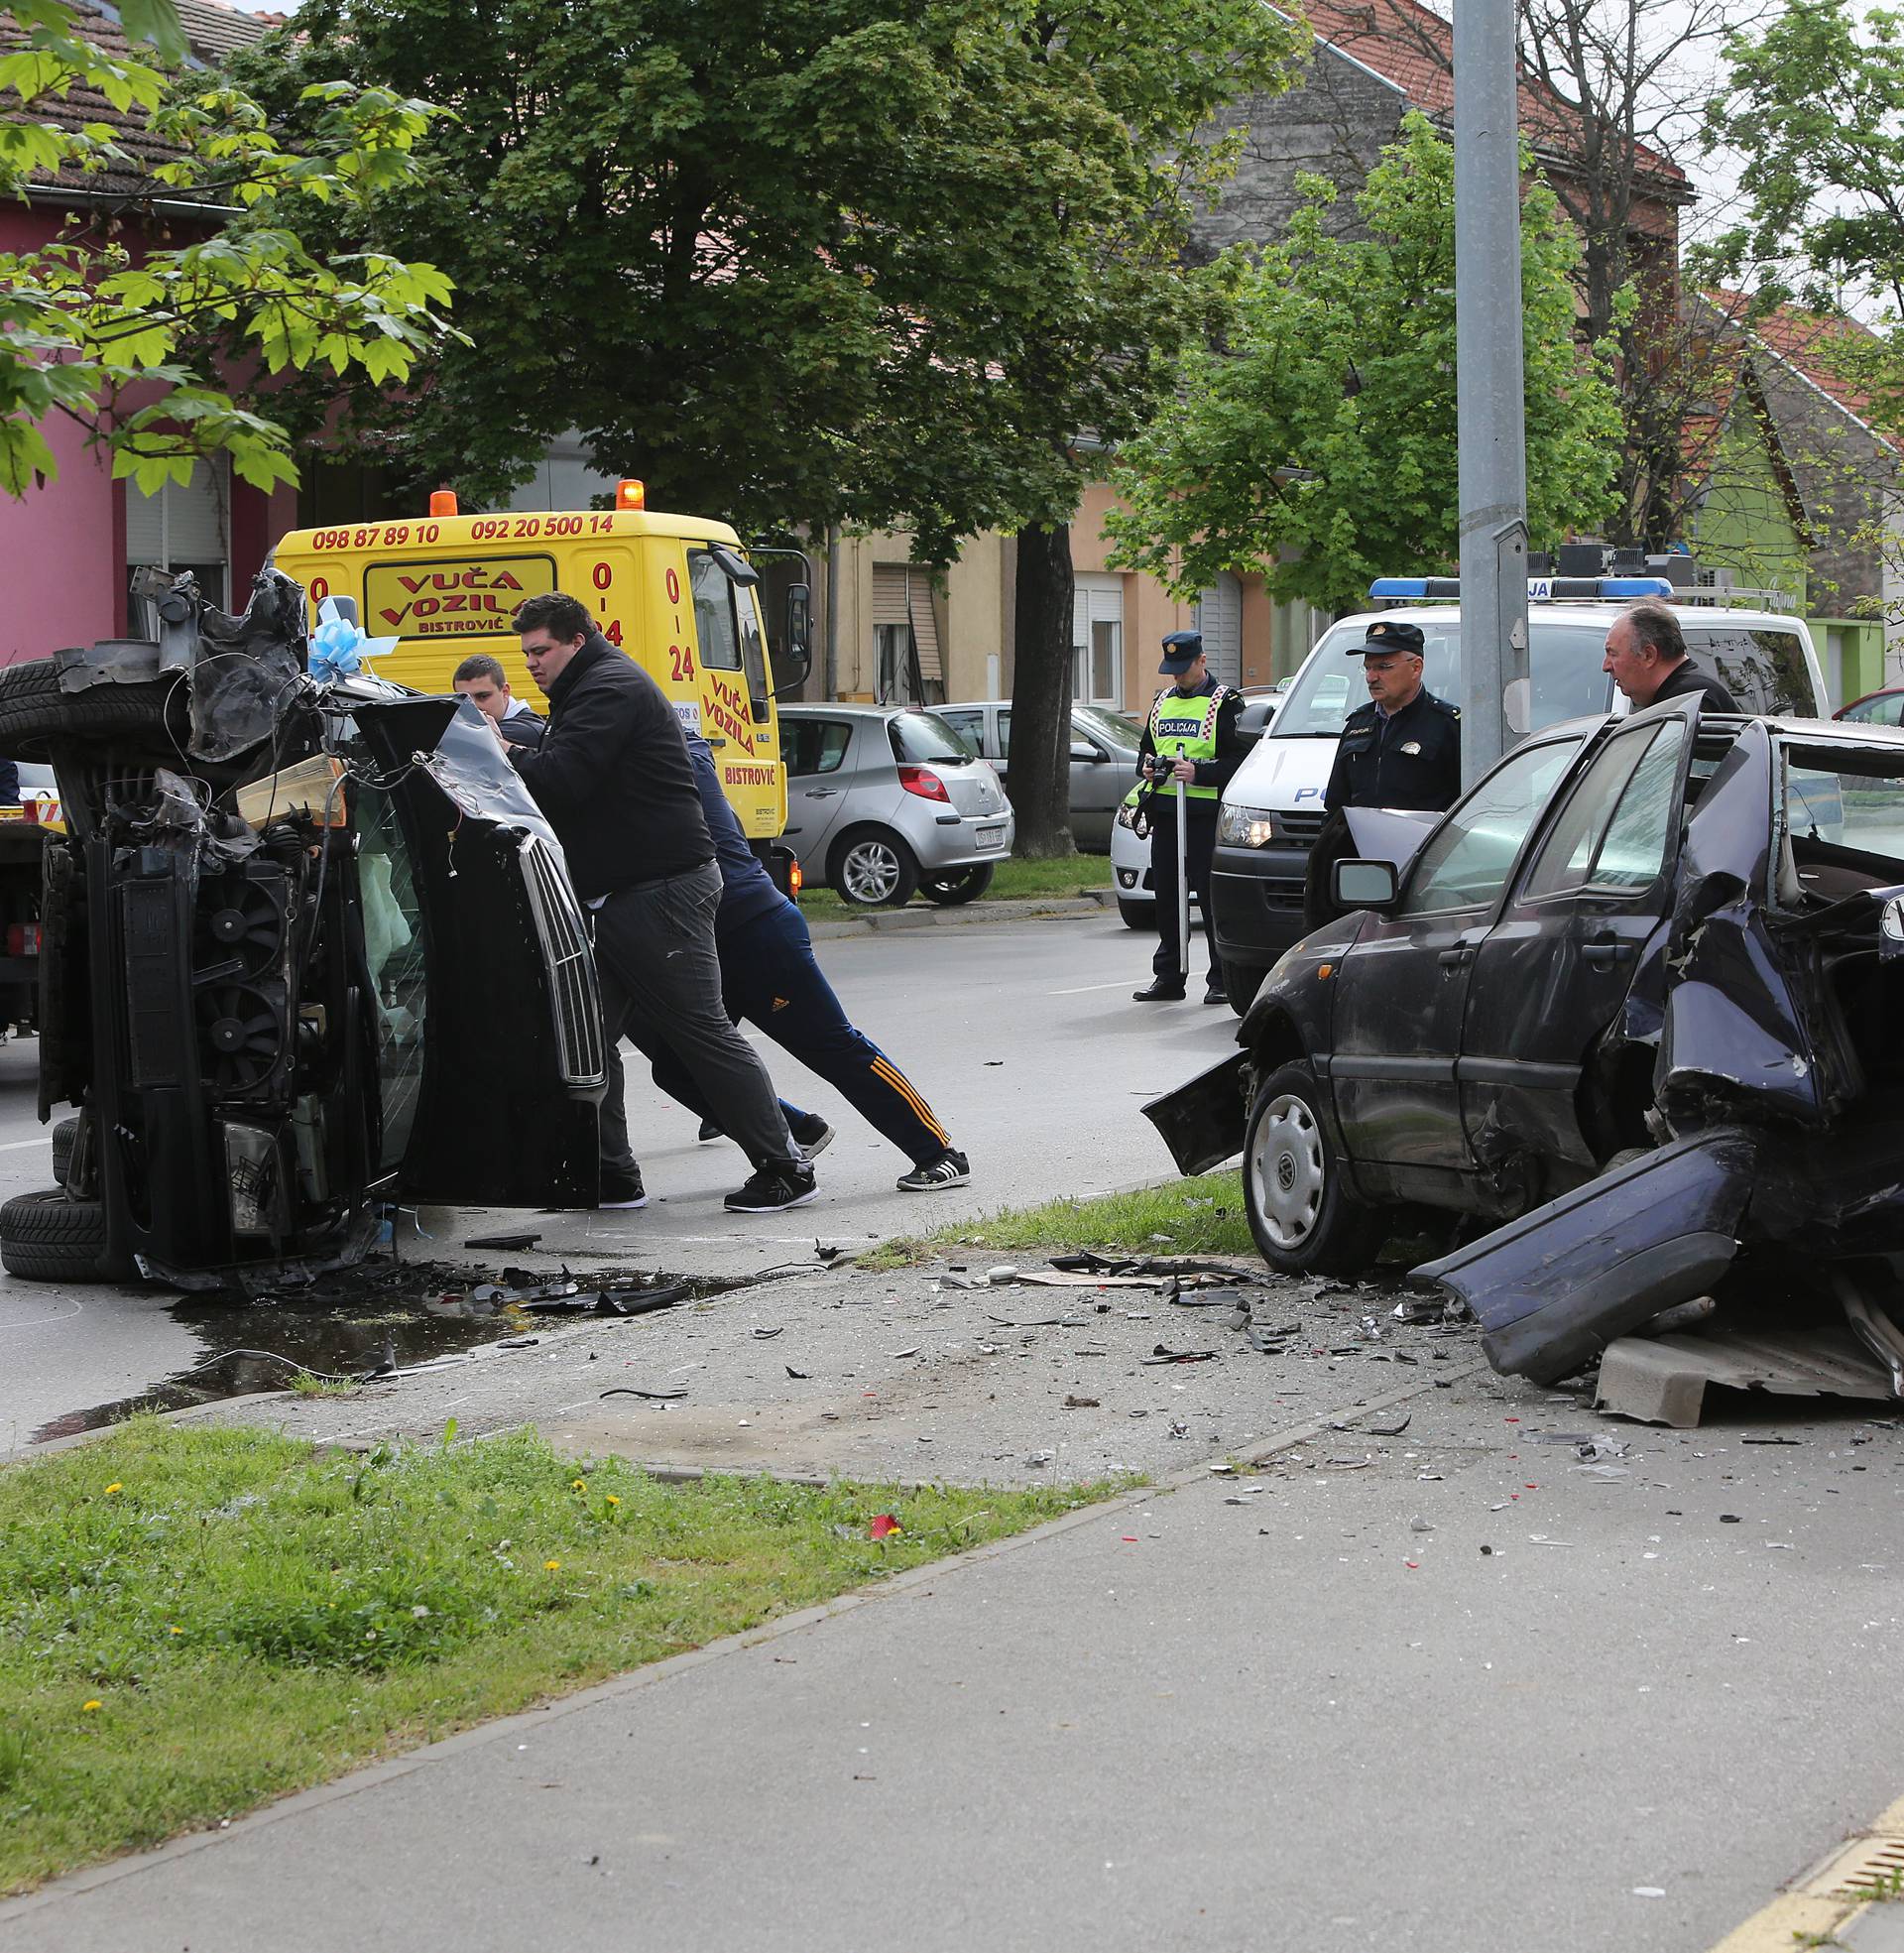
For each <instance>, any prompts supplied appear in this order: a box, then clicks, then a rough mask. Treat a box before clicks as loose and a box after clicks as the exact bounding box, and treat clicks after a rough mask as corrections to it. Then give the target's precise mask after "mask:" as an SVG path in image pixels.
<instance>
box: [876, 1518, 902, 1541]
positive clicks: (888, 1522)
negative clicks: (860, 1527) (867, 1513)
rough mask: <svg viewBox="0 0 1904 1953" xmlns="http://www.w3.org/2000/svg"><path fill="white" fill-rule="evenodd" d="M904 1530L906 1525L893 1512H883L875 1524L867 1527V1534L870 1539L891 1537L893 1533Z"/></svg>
mask: <svg viewBox="0 0 1904 1953" xmlns="http://www.w3.org/2000/svg"><path fill="white" fill-rule="evenodd" d="M904 1530H905V1527H904V1526H901V1525H900V1524H899V1523H898V1521H897V1520H895V1519H894V1518H893V1517H892V1514H891V1513H881V1514H879V1515H878V1516H877V1517H876V1518H875V1519H874V1521H873V1524H872V1525H871V1526H868V1527H867V1528H866V1536H867V1537H868V1538H869V1539H887V1538H891V1537H892V1534H893V1533H895V1532H903V1531H904Z"/></svg>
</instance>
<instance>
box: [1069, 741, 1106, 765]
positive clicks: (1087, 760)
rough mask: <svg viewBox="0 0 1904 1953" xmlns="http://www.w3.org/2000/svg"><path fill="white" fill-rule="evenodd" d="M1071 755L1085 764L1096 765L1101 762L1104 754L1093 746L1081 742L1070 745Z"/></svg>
mask: <svg viewBox="0 0 1904 1953" xmlns="http://www.w3.org/2000/svg"><path fill="white" fill-rule="evenodd" d="M1071 757H1072V758H1073V759H1074V760H1081V761H1082V762H1083V763H1084V764H1085V765H1086V766H1097V765H1099V764H1101V763H1102V761H1103V759H1104V757H1105V756H1104V755H1103V754H1102V753H1101V752H1099V751H1098V749H1097V748H1096V747H1095V746H1092V745H1089V744H1083V745H1078V746H1074V747H1072V749H1071Z"/></svg>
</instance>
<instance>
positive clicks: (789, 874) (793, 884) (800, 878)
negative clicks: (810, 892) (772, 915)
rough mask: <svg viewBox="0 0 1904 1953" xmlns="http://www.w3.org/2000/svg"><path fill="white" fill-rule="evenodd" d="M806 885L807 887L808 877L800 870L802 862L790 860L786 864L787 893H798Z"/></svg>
mask: <svg viewBox="0 0 1904 1953" xmlns="http://www.w3.org/2000/svg"><path fill="white" fill-rule="evenodd" d="M805 887H806V877H805V876H804V875H803V874H801V872H800V864H799V863H798V862H797V861H789V862H788V863H787V864H786V892H787V894H788V895H798V894H799V892H800V891H801V890H802V889H803V888H805Z"/></svg>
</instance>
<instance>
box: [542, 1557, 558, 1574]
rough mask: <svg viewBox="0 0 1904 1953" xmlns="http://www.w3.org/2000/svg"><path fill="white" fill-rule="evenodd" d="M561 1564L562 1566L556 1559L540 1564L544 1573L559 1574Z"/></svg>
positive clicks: (546, 1560)
mask: <svg viewBox="0 0 1904 1953" xmlns="http://www.w3.org/2000/svg"><path fill="white" fill-rule="evenodd" d="M561 1564H562V1563H561V1561H560V1560H558V1559H545V1560H543V1562H542V1571H543V1572H544V1573H555V1572H559V1571H560V1569H561Z"/></svg>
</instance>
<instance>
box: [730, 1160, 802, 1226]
mask: <svg viewBox="0 0 1904 1953" xmlns="http://www.w3.org/2000/svg"><path fill="white" fill-rule="evenodd" d="M819 1190H820V1188H819V1182H818V1181H817V1180H816V1179H815V1178H814V1177H813V1168H812V1167H811V1166H809V1165H807V1164H806V1163H805V1162H804V1161H802V1162H801V1163H800V1164H799V1165H797V1166H796V1165H795V1164H794V1163H793V1162H792V1160H769V1161H768V1163H767V1164H766V1165H765V1166H761V1167H758V1168H756V1170H755V1173H754V1177H753V1178H752V1179H750V1180H749V1181H748V1183H747V1184H746V1185H745V1186H744V1187H742V1188H741V1189H740V1190H739V1191H738V1192H736V1193H730V1194H729V1195H728V1196H727V1201H726V1203H725V1204H726V1206H727V1211H728V1212H729V1213H730V1214H782V1213H784V1212H785V1211H786V1210H787V1208H789V1207H804V1206H805V1205H806V1203H807V1202H808V1201H809V1200H811V1199H813V1198H814V1197H815V1196H816V1195H817V1194H818V1193H819Z"/></svg>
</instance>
